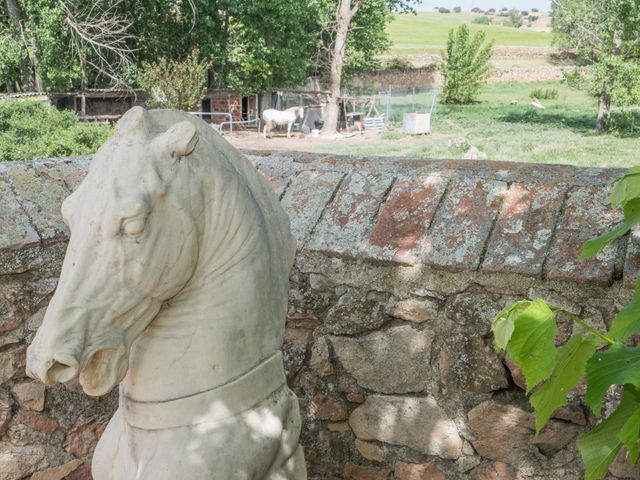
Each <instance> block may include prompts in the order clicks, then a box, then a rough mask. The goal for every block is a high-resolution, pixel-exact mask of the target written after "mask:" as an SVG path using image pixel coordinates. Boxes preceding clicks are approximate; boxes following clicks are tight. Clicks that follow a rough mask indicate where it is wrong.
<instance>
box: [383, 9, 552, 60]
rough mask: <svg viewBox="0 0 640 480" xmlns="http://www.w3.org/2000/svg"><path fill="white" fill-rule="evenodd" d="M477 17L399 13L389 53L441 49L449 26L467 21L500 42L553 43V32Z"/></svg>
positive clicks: (393, 24)
mask: <svg viewBox="0 0 640 480" xmlns="http://www.w3.org/2000/svg"><path fill="white" fill-rule="evenodd" d="M475 17H477V15H476V14H470V13H448V14H444V13H435V12H433V13H431V12H420V13H418V14H417V15H413V14H398V15H396V16H395V19H394V20H393V21H392V22H391V23H390V24H389V26H388V27H387V32H388V33H389V38H390V40H391V42H392V43H393V46H392V47H391V49H390V50H389V53H391V54H394V55H403V54H420V53H440V52H441V51H442V50H444V48H445V46H446V42H447V35H448V33H449V30H451V29H452V28H455V27H457V26H459V25H462V24H463V23H466V24H468V25H469V29H470V30H471V32H472V33H473V32H477V31H485V32H487V38H488V39H492V40H494V41H495V44H496V45H505V46H521V47H549V46H550V45H551V34H550V33H546V32H533V31H529V30H526V29H517V28H513V27H503V26H500V25H477V24H472V23H471V22H472V21H473V19H474V18H475Z"/></svg>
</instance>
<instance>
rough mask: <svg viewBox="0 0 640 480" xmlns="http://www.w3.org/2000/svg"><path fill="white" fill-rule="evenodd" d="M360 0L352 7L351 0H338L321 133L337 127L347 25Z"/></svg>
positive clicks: (334, 130) (329, 132)
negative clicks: (326, 101)
mask: <svg viewBox="0 0 640 480" xmlns="http://www.w3.org/2000/svg"><path fill="white" fill-rule="evenodd" d="M361 3H362V0H356V2H354V5H353V7H352V6H351V0H340V4H339V5H338V11H337V17H336V39H335V43H334V45H333V51H332V52H331V70H330V72H329V82H330V87H329V90H330V92H331V99H330V100H329V103H328V104H327V111H326V115H325V118H324V125H323V126H322V133H324V134H333V133H336V129H337V127H338V118H339V115H340V105H339V104H338V102H339V100H340V86H341V84H342V67H343V66H344V57H345V52H346V49H347V36H348V35H349V27H350V25H351V19H353V16H354V15H355V14H356V13H357V11H358V9H359V8H360V5H361Z"/></svg>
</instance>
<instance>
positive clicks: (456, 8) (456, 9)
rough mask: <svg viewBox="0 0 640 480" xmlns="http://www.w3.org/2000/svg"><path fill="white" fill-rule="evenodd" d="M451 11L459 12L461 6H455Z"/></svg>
mask: <svg viewBox="0 0 640 480" xmlns="http://www.w3.org/2000/svg"><path fill="white" fill-rule="evenodd" d="M453 11H454V12H456V13H460V12H461V11H462V7H455V8H454V9H453Z"/></svg>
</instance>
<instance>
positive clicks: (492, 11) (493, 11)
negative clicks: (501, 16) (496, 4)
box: [487, 8, 496, 13]
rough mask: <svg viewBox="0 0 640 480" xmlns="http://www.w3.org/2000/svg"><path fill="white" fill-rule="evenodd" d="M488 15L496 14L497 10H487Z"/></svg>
mask: <svg viewBox="0 0 640 480" xmlns="http://www.w3.org/2000/svg"><path fill="white" fill-rule="evenodd" d="M487 13H496V9H495V8H490V9H489V10H487Z"/></svg>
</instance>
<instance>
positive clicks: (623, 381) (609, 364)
mask: <svg viewBox="0 0 640 480" xmlns="http://www.w3.org/2000/svg"><path fill="white" fill-rule="evenodd" d="M585 378H586V380H587V396H586V399H587V403H588V404H589V407H591V410H593V413H595V414H596V415H600V408H601V406H602V399H603V398H604V396H605V394H606V393H607V390H609V387H610V386H611V385H627V384H629V385H633V386H634V387H636V388H640V348H637V347H635V348H632V347H627V346H625V345H622V344H620V343H616V344H614V345H613V346H612V347H611V348H609V349H608V350H605V351H604V352H598V353H596V354H595V355H594V356H593V357H591V359H590V360H589V361H588V362H587V368H586V371H585Z"/></svg>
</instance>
